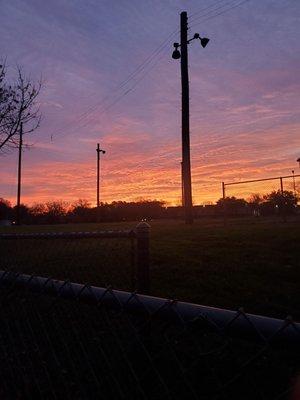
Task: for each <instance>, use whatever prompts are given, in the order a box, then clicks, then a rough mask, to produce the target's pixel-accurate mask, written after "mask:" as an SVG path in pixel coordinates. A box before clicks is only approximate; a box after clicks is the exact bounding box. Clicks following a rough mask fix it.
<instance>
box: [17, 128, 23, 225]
mask: <svg viewBox="0 0 300 400" xmlns="http://www.w3.org/2000/svg"><path fill="white" fill-rule="evenodd" d="M19 135H20V138H19V160H18V193H17V221H16V223H17V225H20V205H21V171H22V146H23V123H22V122H21V124H20V132H19Z"/></svg>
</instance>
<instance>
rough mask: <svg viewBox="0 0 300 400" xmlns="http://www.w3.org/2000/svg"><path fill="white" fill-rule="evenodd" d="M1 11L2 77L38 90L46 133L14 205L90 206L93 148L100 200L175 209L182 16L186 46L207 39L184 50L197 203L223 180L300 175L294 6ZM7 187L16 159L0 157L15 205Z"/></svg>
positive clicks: (19, 3)
mask: <svg viewBox="0 0 300 400" xmlns="http://www.w3.org/2000/svg"><path fill="white" fill-rule="evenodd" d="M0 8H1V13H0V37H1V43H0V58H6V60H7V65H8V69H9V74H10V76H11V77H13V76H14V74H15V70H16V65H21V66H22V68H23V70H24V72H25V73H26V75H27V76H30V77H31V79H32V80H33V81H38V80H39V79H40V77H42V81H43V87H42V91H41V93H40V95H39V100H38V101H39V106H40V110H41V113H42V122H41V125H40V127H39V128H38V130H36V131H35V132H34V133H32V134H30V135H28V136H27V137H26V140H25V141H26V143H28V144H31V145H32V146H30V148H29V149H28V150H26V151H24V152H23V174H22V202H23V203H27V204H29V205H31V204H33V203H36V202H46V201H52V200H60V199H62V200H65V201H68V202H73V201H75V200H77V199H79V198H80V199H87V200H88V201H90V202H91V204H93V205H94V204H95V202H96V146H97V143H98V142H99V143H100V145H101V148H103V149H104V150H105V151H106V153H105V155H102V156H101V193H100V198H101V201H103V202H111V201H119V200H122V201H132V200H134V201H136V200H139V199H159V200H164V201H166V202H167V203H168V204H173V205H176V204H180V201H181V183H180V179H181V174H180V169H181V167H180V162H181V85H180V61H179V60H173V59H172V57H171V55H172V51H173V42H179V41H180V37H179V22H180V16H179V15H180V12H181V11H187V13H188V16H189V36H190V37H192V36H193V35H194V33H196V32H197V33H199V34H200V36H206V37H208V38H210V42H209V44H208V45H207V47H206V48H205V49H203V48H202V47H201V46H200V44H199V42H198V41H193V42H192V43H191V44H190V45H189V79H190V135H191V163H192V183H193V201H194V204H207V203H209V202H214V201H216V200H217V199H218V198H220V197H221V182H222V181H224V182H238V181H243V180H249V179H260V178H268V177H273V176H280V175H290V174H291V171H292V170H295V173H300V169H299V166H298V164H297V163H296V159H297V158H298V157H300V134H299V132H300V96H299V93H300V74H299V71H300V52H299V43H300V2H299V1H298V0H285V1H282V0H248V1H247V0H246V1H245V0H244V1H243V0H205V1H204V0H202V1H200V0H189V1H179V0H151V1H150V0H130V1H129V0H72V1H71V0H51V1H50V2H45V1H43V0H0ZM16 183H17V151H13V152H11V153H9V154H7V155H1V156H0V197H3V198H5V199H8V200H10V201H11V202H12V203H13V204H15V202H16ZM277 183H278V182H276V185H277ZM268 185H269V186H265V187H264V188H262V190H267V189H271V188H272V189H273V186H272V185H271V183H269V184H268ZM277 187H278V186H277ZM229 189H230V190H229ZM235 190H236V187H235V186H231V187H230V188H229V187H228V193H227V194H228V195H235V194H236V192H235ZM244 190H245V193H246V192H247V193H248V194H249V193H250V192H255V191H258V190H260V188H258V187H254V185H251V186H247V187H245V188H244ZM241 195H242V194H241Z"/></svg>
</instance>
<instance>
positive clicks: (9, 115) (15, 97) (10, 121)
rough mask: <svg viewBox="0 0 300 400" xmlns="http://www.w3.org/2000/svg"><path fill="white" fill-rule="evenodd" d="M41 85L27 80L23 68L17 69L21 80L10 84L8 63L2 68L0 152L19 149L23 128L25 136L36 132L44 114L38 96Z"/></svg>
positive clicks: (0, 80) (1, 66)
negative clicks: (39, 105)
mask: <svg viewBox="0 0 300 400" xmlns="http://www.w3.org/2000/svg"><path fill="white" fill-rule="evenodd" d="M40 90H41V82H38V83H37V84H34V83H33V82H32V81H31V80H30V78H28V77H25V76H24V73H23V71H22V68H21V67H18V68H17V79H16V81H15V82H14V83H12V84H10V83H9V82H8V80H7V68H6V65H5V63H4V64H1V65H0V152H1V153H3V152H7V151H9V150H11V149H13V148H15V147H17V146H18V143H19V131H20V125H21V123H22V124H23V134H26V133H30V132H33V131H34V130H35V129H36V128H37V127H38V126H39V124H40V120H41V114H40V111H39V107H38V106H37V102H36V100H37V97H38V95H39V93H40Z"/></svg>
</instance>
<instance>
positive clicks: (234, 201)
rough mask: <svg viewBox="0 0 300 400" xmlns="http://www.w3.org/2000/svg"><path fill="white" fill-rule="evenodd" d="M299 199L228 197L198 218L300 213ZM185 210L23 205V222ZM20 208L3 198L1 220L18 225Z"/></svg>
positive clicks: (159, 204)
mask: <svg viewBox="0 0 300 400" xmlns="http://www.w3.org/2000/svg"><path fill="white" fill-rule="evenodd" d="M298 200H299V198H298V196H297V195H296V194H294V193H293V192H291V191H284V192H281V191H273V192H271V193H269V194H267V195H265V196H261V195H259V194H253V195H251V196H250V198H249V199H248V200H245V199H242V198H236V197H234V196H232V197H226V198H225V199H223V198H222V199H219V200H218V201H217V203H216V204H215V205H209V206H206V207H204V206H195V207H194V210H195V216H199V217H201V216H206V215H210V216H212V215H213V216H221V215H224V213H226V215H232V216H234V215H262V216H263V215H276V214H283V213H284V214H293V213H296V212H297V202H298ZM181 214H182V207H167V205H166V203H165V202H164V201H160V200H140V201H137V202H126V201H114V202H112V203H102V204H101V206H100V207H99V208H97V207H92V206H91V204H90V203H89V202H88V201H87V200H82V199H79V200H77V201H75V202H74V203H72V204H70V203H67V202H65V201H62V200H58V201H49V202H46V203H35V204H33V205H32V206H31V207H29V206H27V205H25V204H22V205H21V207H20V215H21V221H22V223H24V224H57V223H69V222H70V223H71V222H72V223H73V222H97V221H107V222H113V221H116V222H117V221H133V220H141V219H158V218H176V217H180V216H181ZM15 218H16V206H14V207H13V206H12V205H11V204H10V202H9V201H7V200H5V199H3V198H0V220H10V221H14V220H15Z"/></svg>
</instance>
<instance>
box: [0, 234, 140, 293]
mask: <svg viewBox="0 0 300 400" xmlns="http://www.w3.org/2000/svg"><path fill="white" fill-rule="evenodd" d="M121 234H122V233H120V235H119V237H118V236H117V237H110V238H105V237H93V236H92V233H90V234H89V233H82V234H80V233H76V234H73V237H72V233H71V234H69V235H67V234H33V235H26V234H24V235H21V234H19V235H17V234H11V235H5V234H2V235H0V254H1V261H0V266H1V269H3V270H9V271H14V272H19V273H29V274H36V275H42V276H46V277H48V276H50V277H55V278H57V279H63V280H64V279H69V280H70V281H74V282H80V283H89V284H91V285H96V286H104V287H107V286H112V287H114V288H119V289H124V290H134V289H135V284H136V268H135V261H136V260H135V240H134V235H133V232H128V233H126V232H125V236H123V237H122V236H121ZM64 235H65V236H64ZM89 235H90V236H89ZM30 236H31V238H30Z"/></svg>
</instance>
